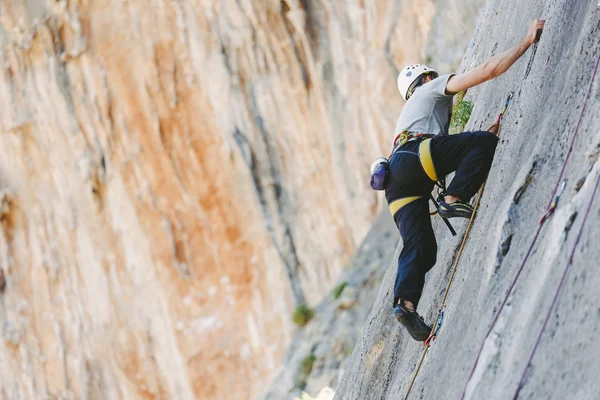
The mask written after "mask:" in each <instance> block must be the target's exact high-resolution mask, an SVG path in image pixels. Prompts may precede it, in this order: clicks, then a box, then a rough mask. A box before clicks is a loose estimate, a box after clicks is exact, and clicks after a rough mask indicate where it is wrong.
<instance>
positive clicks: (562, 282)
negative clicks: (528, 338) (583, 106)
mask: <svg viewBox="0 0 600 400" xmlns="http://www.w3.org/2000/svg"><path fill="white" fill-rule="evenodd" d="M599 183H600V174H599V175H598V178H597V179H596V185H595V186H594V191H593V192H592V197H591V198H590V202H589V203H588V206H587V210H586V211H585V216H584V217H583V222H582V224H581V228H579V233H578V234H577V239H575V244H574V245H573V250H571V255H570V256H569V261H567V265H566V266H565V268H564V270H563V274H562V277H561V278H560V283H559V284H558V287H557V289H556V293H555V294H554V298H553V299H552V304H550V308H549V309H548V313H547V314H546V318H545V319H544V324H543V325H542V329H541V330H540V333H539V334H538V337H537V339H536V341H535V346H533V350H532V351H531V355H530V356H529V359H528V360H527V364H526V365H525V369H524V370H523V374H522V375H521V379H520V380H519V385H518V386H517V391H516V392H515V395H514V396H513V400H516V399H517V397H519V393H520V392H521V389H522V388H523V386H524V381H525V375H526V374H527V369H529V366H530V365H531V361H532V360H533V355H534V354H535V352H536V350H537V348H538V345H539V344H540V341H541V339H542V334H543V333H544V330H546V326H547V325H548V321H549V320H550V315H551V314H552V310H553V309H554V306H555V305H556V300H557V299H558V294H559V293H560V291H561V289H562V286H563V284H564V283H565V278H566V276H567V272H568V270H569V267H570V266H571V264H573V257H574V256H575V250H576V249H577V246H578V245H579V240H580V239H581V235H582V233H583V227H584V226H585V223H586V222H587V220H588V216H589V214H590V209H591V208H592V203H593V202H594V197H596V191H597V190H598V184H599Z"/></svg>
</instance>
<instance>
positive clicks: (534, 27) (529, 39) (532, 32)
mask: <svg viewBox="0 0 600 400" xmlns="http://www.w3.org/2000/svg"><path fill="white" fill-rule="evenodd" d="M544 23H546V21H545V20H543V19H535V20H533V22H532V23H531V25H529V31H527V36H525V42H526V43H527V44H529V45H530V46H531V45H532V44H534V43H535V42H536V41H537V40H536V37H537V32H538V30H540V31H543V30H544ZM540 34H541V33H540ZM538 39H539V38H538Z"/></svg>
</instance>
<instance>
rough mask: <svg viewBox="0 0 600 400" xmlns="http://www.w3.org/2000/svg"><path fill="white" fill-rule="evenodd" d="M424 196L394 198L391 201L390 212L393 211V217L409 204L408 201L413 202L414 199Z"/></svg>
mask: <svg viewBox="0 0 600 400" xmlns="http://www.w3.org/2000/svg"><path fill="white" fill-rule="evenodd" d="M421 197H423V196H412V197H403V198H401V199H398V200H394V201H392V202H391V203H390V212H391V213H392V217H393V216H394V214H396V212H398V210H400V209H401V208H402V207H404V206H405V205H407V204H408V203H412V202H413V201H415V200H417V199H420V198H421Z"/></svg>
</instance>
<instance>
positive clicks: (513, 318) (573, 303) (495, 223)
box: [335, 0, 600, 400]
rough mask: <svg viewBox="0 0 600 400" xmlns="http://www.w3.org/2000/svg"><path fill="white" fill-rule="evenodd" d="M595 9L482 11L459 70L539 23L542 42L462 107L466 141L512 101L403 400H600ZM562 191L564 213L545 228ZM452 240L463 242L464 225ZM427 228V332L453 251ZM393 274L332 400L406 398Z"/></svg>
mask: <svg viewBox="0 0 600 400" xmlns="http://www.w3.org/2000/svg"><path fill="white" fill-rule="evenodd" d="M595 3H596V2H573V1H569V0H561V1H553V2H549V3H546V5H545V6H544V7H543V8H542V7H541V5H540V4H539V3H538V2H512V1H507V0H493V1H488V3H487V4H486V6H485V8H484V10H483V12H482V16H481V17H480V20H479V24H478V27H477V30H476V33H475V36H474V38H473V40H472V42H471V44H470V46H469V48H468V50H467V54H466V56H465V58H464V60H463V63H462V67H461V69H463V70H464V69H467V68H470V67H472V66H475V65H477V64H479V63H481V62H483V61H484V60H485V59H486V58H488V57H490V56H491V55H493V54H497V53H498V52H500V51H503V50H505V49H507V48H509V47H511V46H512V45H514V44H516V43H517V42H518V41H519V40H521V38H522V37H523V36H524V34H525V32H526V29H527V26H528V24H529V22H530V21H531V20H533V19H534V18H537V17H542V18H545V19H546V20H547V22H546V30H545V32H544V34H543V36H542V38H541V41H540V43H539V46H538V47H537V50H536V49H535V48H531V49H530V50H529V52H528V53H527V54H525V56H524V57H522V59H521V60H519V61H518V62H517V63H516V64H515V65H514V66H513V67H512V68H511V69H510V70H509V71H508V72H507V73H506V74H504V75H503V76H501V77H499V78H497V79H496V80H494V81H491V82H488V83H485V84H483V85H481V86H480V87H477V88H474V89H472V90H470V91H469V93H468V94H467V99H468V100H471V101H472V102H473V103H474V109H473V113H472V115H471V119H470V121H469V123H468V125H467V128H470V129H479V128H484V129H485V127H486V126H487V125H488V124H489V122H490V121H491V120H492V119H493V117H494V116H495V115H496V114H497V113H498V112H499V111H500V109H501V108H502V106H503V105H504V102H505V99H506V97H507V95H508V94H509V92H511V91H514V97H513V100H512V103H511V105H510V106H509V109H508V111H507V113H506V114H505V119H504V126H503V129H502V131H501V143H500V144H499V146H498V150H497V152H496V157H495V160H494V165H493V167H492V171H491V173H490V176H489V179H488V182H487V184H486V188H485V192H484V195H483V198H482V203H481V204H482V205H481V207H480V209H479V211H478V214H477V218H476V220H475V223H474V227H473V229H472V231H471V234H470V235H469V237H468V240H467V242H466V247H465V250H464V253H463V255H462V259H461V262H460V264H459V267H458V271H457V274H456V276H455V278H454V282H453V285H452V287H451V290H450V293H449V297H448V300H447V303H446V311H445V318H444V324H443V326H442V328H441V331H440V333H439V335H438V337H437V340H436V341H435V342H434V344H433V346H432V347H431V348H430V350H429V352H428V353H427V355H426V358H425V360H424V363H423V366H422V367H421V369H420V372H419V374H418V376H417V379H416V381H415V384H414V387H413V388H412V391H411V392H410V396H409V397H408V398H409V399H460V398H461V395H462V394H463V391H465V393H464V394H465V398H470V399H512V398H513V397H514V398H519V399H530V398H531V399H567V398H569V399H570V398H596V397H597V396H598V393H600V383H599V382H598V379H597V376H598V373H599V371H600V361H599V360H598V357H597V354H598V353H599V352H600V344H599V343H598V341H597V340H595V334H596V332H598V329H599V328H600V319H599V318H598V312H599V309H598V302H597V288H598V285H599V284H600V278H599V277H598V274H597V273H596V269H597V267H598V266H599V265H600V264H599V261H598V260H599V259H600V246H598V245H597V240H596V239H597V236H598V227H599V226H600V188H599V187H598V183H599V182H600V162H599V161H598V153H599V152H600V133H599V132H600V84H599V82H600V78H599V77H600V75H598V74H596V73H595V71H596V69H597V68H598V60H599V58H600V39H599V38H600V22H599V21H600V7H598V6H597V5H596V4H595ZM542 9H543V12H542V11H541V10H542ZM599 73H600V71H599ZM571 143H572V151H571V147H570V146H571ZM563 166H564V170H563ZM584 178H585V179H584ZM583 179H584V183H583V185H581V182H582V180H583ZM563 180H566V188H565V190H564V193H563V194H562V197H561V198H560V201H559V203H558V208H557V209H556V212H555V213H554V214H553V215H552V216H551V217H550V219H549V220H548V221H547V222H545V224H544V225H542V226H541V227H540V225H539V219H540V217H541V216H542V215H543V214H544V213H545V211H546V209H547V207H548V205H549V203H550V202H551V200H552V198H553V194H554V189H555V188H556V187H557V186H558V184H560V182H562V181H563ZM455 227H456V228H458V229H457V230H458V231H459V232H461V233H462V232H464V231H465V227H466V222H462V223H456V224H455ZM434 228H435V231H436V236H437V239H438V246H439V252H438V261H437V264H436V267H435V268H434V269H432V271H431V272H430V273H429V275H428V279H427V282H426V285H425V291H424V296H423V297H422V299H421V302H420V303H419V311H420V313H421V314H422V315H423V316H424V317H425V319H426V320H427V321H433V320H434V318H435V316H436V315H437V309H438V306H439V304H440V302H441V299H442V296H443V294H444V290H445V287H446V284H447V282H448V278H449V274H450V268H451V265H452V262H453V259H454V258H453V257H454V256H455V254H456V251H457V247H458V245H459V244H460V240H461V237H460V235H459V236H458V237H456V238H453V237H451V236H450V234H449V232H447V230H446V228H445V227H444V226H443V224H442V223H441V221H439V219H436V222H435V227H434ZM538 229H540V230H539V232H538ZM538 233H539V236H538ZM535 239H537V240H535ZM534 240H535V241H534ZM532 243H533V247H531V245H532ZM530 250H531V252H529V251H530ZM524 262H525V266H524V269H523V270H522V273H520V275H518V273H519V271H520V268H521V266H522V265H523V263H524ZM395 264H396V260H395V259H393V260H390V265H389V268H388V271H387V274H386V276H385V278H384V282H383V284H382V286H381V288H380V291H379V294H378V296H377V299H376V301H375V305H374V307H373V311H372V313H371V314H370V316H369V317H368V319H367V322H366V324H365V329H364V332H363V335H362V337H361V339H360V341H359V343H358V344H357V346H356V349H355V351H354V353H353V355H352V357H351V360H350V362H349V364H348V366H347V367H346V372H345V374H344V376H343V377H342V380H341V383H340V385H339V387H337V388H336V395H335V399H348V400H350V399H365V400H370V399H373V400H374V399H377V400H380V399H399V398H400V399H401V398H404V396H405V395H406V393H407V391H408V388H409V385H410V382H411V379H412V377H413V374H414V373H415V368H416V365H417V363H418V361H419V359H420V357H421V354H422V350H423V345H422V344H421V343H417V342H414V341H413V340H412V339H411V338H410V337H409V336H408V335H407V334H406V333H405V332H404V331H403V330H402V329H401V327H400V326H399V325H398V324H397V322H396V321H395V320H394V318H393V316H392V315H391V309H390V307H389V304H390V301H391V298H392V296H393V293H392V284H393V281H394V277H395ZM567 268H568V269H567ZM565 271H566V274H565V275H563V274H564V273H565ZM517 276H518V279H516V277H517ZM563 277H564V280H563ZM515 279H516V284H515V286H514V290H513V291H512V294H511V295H510V296H509V297H508V301H507V303H506V306H505V307H504V308H503V309H502V312H501V313H500V316H499V318H498V320H497V322H496V323H495V324H493V321H494V316H495V315H496V312H497V311H498V309H499V307H500V305H501V304H502V302H503V300H504V299H505V296H506V294H507V291H508V290H509V288H510V287H511V284H512V283H513V282H515ZM561 283H562V286H561ZM559 288H560V290H559ZM555 298H556V299H557V302H556V304H554V307H552V304H553V299H555ZM546 316H548V320H547V321H548V322H547V324H545V325H544V322H545V321H546ZM492 324H493V329H492V331H491V334H490V335H489V337H488V338H487V340H484V339H485V338H486V333H487V332H488V329H489V328H490V326H492ZM540 332H542V333H541V335H540ZM538 335H540V336H539V337H540V339H539V343H538V344H537V348H536V351H535V353H533V351H534V348H535V347H536V342H538ZM484 343H485V345H484ZM482 345H484V346H483V351H482V353H481V356H480V357H479V362H478V366H477V368H476V369H475V371H474V373H473V375H472V376H471V370H472V368H473V367H474V365H475V363H476V360H477V359H478V353H479V349H480V348H481V346H482ZM530 356H532V358H531V364H530V366H529V368H527V365H528V361H529V359H530ZM519 387H521V390H520V392H519V393H518V396H517V395H516V394H517V389H518V388H519Z"/></svg>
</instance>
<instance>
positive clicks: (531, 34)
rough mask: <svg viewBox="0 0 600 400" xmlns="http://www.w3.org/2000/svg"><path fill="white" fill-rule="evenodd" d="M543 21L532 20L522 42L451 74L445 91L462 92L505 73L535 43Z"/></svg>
mask: <svg viewBox="0 0 600 400" xmlns="http://www.w3.org/2000/svg"><path fill="white" fill-rule="evenodd" d="M544 22H545V21H544V20H541V19H536V20H534V21H533V22H532V23H531V25H530V26H529V31H528V32H527V36H525V39H524V40H523V42H522V43H520V44H518V45H517V46H515V47H513V48H512V49H509V50H507V51H505V52H503V53H500V54H498V55H496V56H494V57H492V58H490V59H489V60H487V61H486V62H484V63H483V64H481V65H479V66H477V67H475V68H473V69H472V70H470V71H468V72H465V73H463V74H459V75H454V76H452V77H451V78H450V79H448V83H447V84H446V93H447V94H456V93H458V92H462V91H463V90H467V89H469V88H472V87H473V86H477V85H479V84H480V83H483V82H486V81H489V80H490V79H494V78H495V77H497V76H500V75H502V74H503V73H505V72H506V71H507V70H508V69H509V68H510V67H511V66H512V65H513V64H514V63H515V62H516V61H517V60H518V59H519V58H521V56H522V55H523V54H525V52H526V51H527V49H528V48H529V46H531V45H532V44H534V43H535V41H536V34H537V31H538V30H543V29H544Z"/></svg>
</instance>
